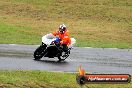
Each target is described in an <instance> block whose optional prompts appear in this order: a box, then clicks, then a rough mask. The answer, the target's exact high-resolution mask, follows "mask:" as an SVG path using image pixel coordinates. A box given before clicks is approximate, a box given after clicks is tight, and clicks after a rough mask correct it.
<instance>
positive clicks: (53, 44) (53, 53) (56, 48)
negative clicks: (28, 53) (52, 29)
mask: <svg viewBox="0 0 132 88" xmlns="http://www.w3.org/2000/svg"><path fill="white" fill-rule="evenodd" d="M59 42H60V39H59V38H58V37H55V36H54V35H53V34H51V33H50V34H47V35H45V36H43V37H42V44H41V45H40V46H39V47H38V48H37V49H36V50H35V51H34V60H40V59H41V58H42V57H48V58H54V57H57V58H58V59H59V61H64V60H65V59H66V58H67V57H68V56H69V54H70V50H71V49H72V48H73V45H74V44H75V43H76V40H75V39H74V38H71V45H69V46H68V53H65V52H64V51H63V48H62V46H61V45H60V43H59Z"/></svg>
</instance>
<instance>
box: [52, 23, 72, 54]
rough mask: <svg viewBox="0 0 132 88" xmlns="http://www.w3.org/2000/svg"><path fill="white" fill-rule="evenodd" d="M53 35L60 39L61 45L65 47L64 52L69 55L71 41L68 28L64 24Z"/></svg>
mask: <svg viewBox="0 0 132 88" xmlns="http://www.w3.org/2000/svg"><path fill="white" fill-rule="evenodd" d="M52 34H53V35H54V36H58V37H59V38H60V44H61V45H62V47H63V51H64V52H65V53H66V54H67V53H68V46H69V45H70V44H71V39H70V35H69V31H68V30H67V27H66V26H65V25H64V24H62V25H60V26H59V30H58V31H55V32H53V33H52Z"/></svg>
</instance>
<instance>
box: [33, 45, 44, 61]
mask: <svg viewBox="0 0 132 88" xmlns="http://www.w3.org/2000/svg"><path fill="white" fill-rule="evenodd" d="M45 49H46V45H40V46H39V47H38V48H37V49H36V50H35V52H34V60H40V59H41V58H42V57H43V52H44V50H45Z"/></svg>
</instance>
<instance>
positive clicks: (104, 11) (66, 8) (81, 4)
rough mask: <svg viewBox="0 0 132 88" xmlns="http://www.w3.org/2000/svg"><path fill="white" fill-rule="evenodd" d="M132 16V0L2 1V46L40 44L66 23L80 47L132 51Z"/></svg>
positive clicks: (0, 14)
mask: <svg viewBox="0 0 132 88" xmlns="http://www.w3.org/2000/svg"><path fill="white" fill-rule="evenodd" d="M131 14H132V1H131V0H77V1H76V0H62V1H60V0H28V1H27V0H4V1H3V0H1V1H0V37H1V38H0V43H17V44H40V42H41V37H42V36H43V35H45V34H47V33H49V32H52V31H54V30H56V29H58V26H59V25H60V24H61V23H65V24H66V25H67V26H68V29H69V30H70V32H71V37H74V38H76V39H77V44H76V46H81V47H82V46H87V47H108V48H109V47H111V48H115V47H117V48H132V30H131V29H132V15H131ZM4 30H6V31H4Z"/></svg>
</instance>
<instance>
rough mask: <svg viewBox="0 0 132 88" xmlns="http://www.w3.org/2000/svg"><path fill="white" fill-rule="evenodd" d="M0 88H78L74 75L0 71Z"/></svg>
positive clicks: (98, 87)
mask: <svg viewBox="0 0 132 88" xmlns="http://www.w3.org/2000/svg"><path fill="white" fill-rule="evenodd" d="M131 86H132V83H129V84H88V85H84V86H83V88H131ZM0 87H7V88H14V87H15V88H18V87H19V88H25V87H28V88H29V87H30V88H41V87H42V88H80V86H79V85H78V84H77V83H76V74H71V73H57V72H46V71H0Z"/></svg>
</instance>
